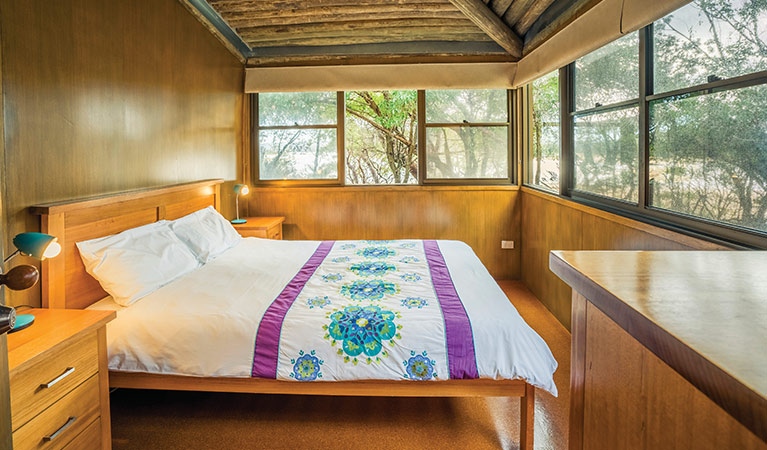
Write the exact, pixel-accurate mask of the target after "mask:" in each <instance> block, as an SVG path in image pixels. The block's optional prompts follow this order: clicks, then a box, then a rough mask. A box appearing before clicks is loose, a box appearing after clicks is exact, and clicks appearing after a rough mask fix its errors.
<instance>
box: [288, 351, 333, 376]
mask: <svg viewBox="0 0 767 450" xmlns="http://www.w3.org/2000/svg"><path fill="white" fill-rule="evenodd" d="M298 354H299V358H298V359H291V360H290V363H291V364H293V373H291V374H290V378H295V379H296V380H298V381H314V380H316V379H317V378H322V372H320V366H322V365H323V364H325V361H323V360H321V359H319V358H317V357H316V356H314V350H312V351H311V353H304V351H303V350H301V351H299V352H298Z"/></svg>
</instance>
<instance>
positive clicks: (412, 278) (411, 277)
mask: <svg viewBox="0 0 767 450" xmlns="http://www.w3.org/2000/svg"><path fill="white" fill-rule="evenodd" d="M399 277H400V278H402V280H403V281H407V282H409V283H415V282H416V281H419V280H420V279H421V276H420V275H418V274H417V273H403V274H402V275H400V276H399Z"/></svg>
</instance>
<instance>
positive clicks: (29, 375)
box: [8, 309, 116, 450]
mask: <svg viewBox="0 0 767 450" xmlns="http://www.w3.org/2000/svg"><path fill="white" fill-rule="evenodd" d="M20 313H21V314H33V315H34V316H35V323H34V324H32V326H31V327H29V328H26V329H23V330H19V331H17V332H15V333H12V334H9V335H8V368H9V372H10V386H11V422H12V428H13V448H15V449H16V450H22V449H28V448H29V449H31V448H34V449H42V448H56V449H60V448H63V447H66V448H67V449H70V448H71V449H75V448H77V449H79V448H89V449H90V448H101V449H110V448H112V436H111V429H110V417H109V372H108V368H107V348H106V323H107V322H109V321H110V320H112V319H114V318H115V316H116V314H115V312H114V311H85V310H78V309H32V310H25V311H21V312H20Z"/></svg>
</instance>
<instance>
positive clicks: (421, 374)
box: [403, 352, 437, 381]
mask: <svg viewBox="0 0 767 450" xmlns="http://www.w3.org/2000/svg"><path fill="white" fill-rule="evenodd" d="M410 355H411V356H412V357H411V358H410V359H408V360H407V361H403V363H404V365H405V371H406V372H407V373H406V374H404V375H403V376H404V377H405V378H409V379H411V380H416V381H424V380H431V379H432V378H437V372H436V371H435V370H434V365H435V364H437V362H436V361H434V360H432V359H429V357H428V355H427V354H426V352H423V353H421V354H420V355H416V354H415V352H410Z"/></svg>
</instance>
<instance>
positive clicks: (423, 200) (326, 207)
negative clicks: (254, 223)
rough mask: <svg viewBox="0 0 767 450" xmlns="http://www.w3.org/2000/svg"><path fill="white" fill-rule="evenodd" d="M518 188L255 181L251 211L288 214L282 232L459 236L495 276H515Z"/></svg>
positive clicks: (289, 234)
mask: <svg viewBox="0 0 767 450" xmlns="http://www.w3.org/2000/svg"><path fill="white" fill-rule="evenodd" d="M518 198H519V192H518V191H517V189H516V188H515V187H500V188H498V187H437V186H435V187H419V186H412V187H373V186H370V187H344V188H338V187H326V188H309V187H301V188H256V189H253V190H252V191H251V194H250V195H249V196H248V211H249V214H250V215H254V216H285V217H286V220H285V223H284V224H283V236H284V239H312V240H314V239H316V240H321V239H336V240H343V239H402V238H419V239H426V238H431V239H456V240H461V241H464V242H466V243H467V244H469V245H470V246H471V247H472V248H473V249H474V251H475V252H476V253H477V255H478V256H479V258H480V260H482V262H483V263H484V264H485V265H486V266H487V268H488V270H489V271H490V273H491V274H492V275H493V276H494V277H495V278H496V279H518V278H519V276H520V259H519V256H520V251H519V247H518V246H517V249H514V250H502V249H501V242H500V241H501V240H502V239H503V240H514V241H515V242H519V239H520V238H521V230H520V228H519V222H520V211H521V209H520V207H519V204H518Z"/></svg>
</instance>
